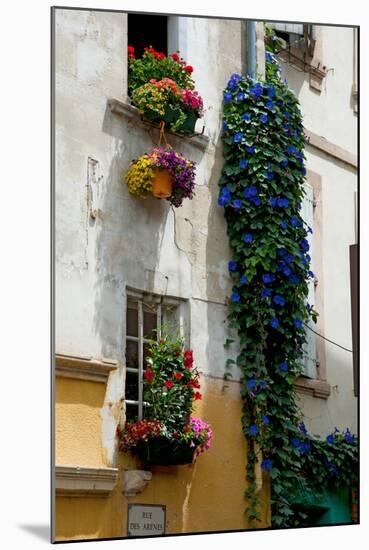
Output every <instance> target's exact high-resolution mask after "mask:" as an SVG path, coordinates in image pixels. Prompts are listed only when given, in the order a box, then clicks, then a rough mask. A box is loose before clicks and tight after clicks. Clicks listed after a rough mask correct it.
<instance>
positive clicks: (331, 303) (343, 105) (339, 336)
mask: <svg viewBox="0 0 369 550" xmlns="http://www.w3.org/2000/svg"><path fill="white" fill-rule="evenodd" d="M353 32H354V31H353V29H350V28H344V27H325V26H322V27H319V35H320V39H321V44H320V46H321V60H322V63H323V64H324V65H326V66H327V69H328V73H327V76H326V78H325V79H324V80H323V85H322V91H321V92H320V93H319V92H317V91H316V90H313V89H311V88H310V86H309V75H308V74H307V73H303V72H299V71H297V70H295V69H294V68H292V67H291V66H289V65H288V64H286V63H282V64H281V65H282V76H284V77H286V78H287V81H288V84H289V86H290V87H291V88H292V89H293V90H294V92H295V93H296V95H297V96H298V98H299V100H300V105H301V111H302V114H303V117H304V126H305V127H306V128H307V129H308V130H310V131H312V132H314V133H316V134H318V135H319V136H323V137H324V138H326V139H327V140H329V141H331V142H333V143H334V144H335V145H338V146H339V147H342V148H344V149H346V150H347V151H349V152H351V153H353V154H357V116H356V115H355V114H354V111H353V109H352V103H351V90H352V84H353V79H354V50H353V44H354V40H353V38H354V35H353ZM306 155H307V168H308V169H310V170H311V171H313V172H315V173H316V174H319V176H321V184H322V192H321V208H322V230H321V233H320V235H319V237H320V241H321V247H322V266H321V267H322V274H323V276H322V278H321V279H320V281H319V283H318V284H321V285H323V289H324V290H323V312H322V313H323V317H324V335H325V336H326V337H327V338H329V339H331V340H333V341H335V342H337V343H338V344H340V345H342V346H344V347H346V348H348V349H352V337H351V298H350V265H349V245H351V244H353V243H355V241H356V237H355V223H356V219H355V192H357V171H356V169H354V168H353V167H351V166H349V165H347V164H345V163H343V162H341V161H340V160H338V159H335V158H333V157H331V156H328V155H327V154H326V153H324V152H322V151H318V150H317V149H316V148H314V147H312V146H308V147H307V150H306ZM324 349H325V368H326V378H327V382H328V383H329V384H330V385H331V395H330V396H329V398H328V399H327V400H322V399H317V398H313V397H309V396H306V395H303V396H301V404H302V407H303V411H304V414H305V419H306V424H307V426H308V428H309V429H310V430H311V432H312V433H313V434H317V435H325V434H327V433H328V432H329V431H331V430H333V429H334V427H335V426H337V427H338V428H340V429H343V428H345V427H346V426H348V427H349V428H350V429H353V430H354V431H356V430H357V399H356V398H355V397H354V392H353V364H352V354H350V353H348V352H346V351H344V350H341V349H340V348H338V347H336V346H334V345H332V344H330V343H328V342H325V344H324Z"/></svg>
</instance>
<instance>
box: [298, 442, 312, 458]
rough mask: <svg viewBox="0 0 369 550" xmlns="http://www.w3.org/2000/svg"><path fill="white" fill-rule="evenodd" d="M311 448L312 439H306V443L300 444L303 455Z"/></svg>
mask: <svg viewBox="0 0 369 550" xmlns="http://www.w3.org/2000/svg"><path fill="white" fill-rule="evenodd" d="M310 449H311V446H310V441H304V443H301V445H300V446H299V451H300V453H301V454H302V455H303V454H305V453H308V452H309V451H310Z"/></svg>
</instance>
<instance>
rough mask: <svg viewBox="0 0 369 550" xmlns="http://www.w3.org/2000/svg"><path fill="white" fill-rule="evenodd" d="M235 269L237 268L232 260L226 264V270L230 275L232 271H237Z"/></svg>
mask: <svg viewBox="0 0 369 550" xmlns="http://www.w3.org/2000/svg"><path fill="white" fill-rule="evenodd" d="M237 268H238V263H237V262H235V261H234V260H231V261H230V262H228V269H229V271H230V272H231V273H232V272H234V271H237Z"/></svg>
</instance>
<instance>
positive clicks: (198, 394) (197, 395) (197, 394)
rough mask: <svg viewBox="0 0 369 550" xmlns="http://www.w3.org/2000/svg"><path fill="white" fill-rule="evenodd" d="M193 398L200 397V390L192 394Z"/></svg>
mask: <svg viewBox="0 0 369 550" xmlns="http://www.w3.org/2000/svg"><path fill="white" fill-rule="evenodd" d="M193 398H194V399H202V395H201V393H200V392H198V391H197V392H196V393H195V395H194V396H193Z"/></svg>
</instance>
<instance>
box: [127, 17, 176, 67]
mask: <svg viewBox="0 0 369 550" xmlns="http://www.w3.org/2000/svg"><path fill="white" fill-rule="evenodd" d="M167 27H168V17H167V16H166V15H146V14H136V13H133V14H128V45H129V46H133V47H134V48H135V54H136V57H141V56H142V54H143V51H144V48H146V47H150V46H152V47H153V48H154V49H155V50H156V51H158V52H162V53H164V54H165V55H167V54H168V31H167Z"/></svg>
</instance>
